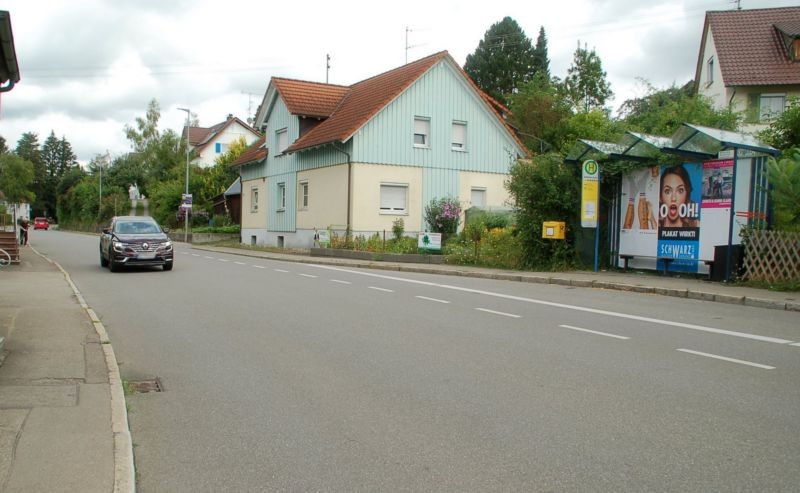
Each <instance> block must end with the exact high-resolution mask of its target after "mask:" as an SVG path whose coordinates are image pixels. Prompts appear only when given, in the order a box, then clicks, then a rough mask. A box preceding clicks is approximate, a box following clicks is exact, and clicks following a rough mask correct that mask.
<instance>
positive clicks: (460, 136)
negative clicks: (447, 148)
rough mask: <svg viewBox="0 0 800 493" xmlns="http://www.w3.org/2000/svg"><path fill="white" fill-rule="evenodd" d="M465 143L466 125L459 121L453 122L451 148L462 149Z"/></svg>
mask: <svg viewBox="0 0 800 493" xmlns="http://www.w3.org/2000/svg"><path fill="white" fill-rule="evenodd" d="M466 143H467V125H466V124H465V123H461V122H454V123H453V148H454V149H464V148H465V147H466Z"/></svg>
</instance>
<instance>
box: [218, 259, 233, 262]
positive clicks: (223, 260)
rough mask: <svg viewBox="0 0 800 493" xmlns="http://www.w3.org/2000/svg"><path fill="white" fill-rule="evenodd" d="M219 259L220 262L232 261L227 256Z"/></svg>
mask: <svg viewBox="0 0 800 493" xmlns="http://www.w3.org/2000/svg"><path fill="white" fill-rule="evenodd" d="M217 260H219V261H220V262H230V260H228V259H226V258H218V259H217Z"/></svg>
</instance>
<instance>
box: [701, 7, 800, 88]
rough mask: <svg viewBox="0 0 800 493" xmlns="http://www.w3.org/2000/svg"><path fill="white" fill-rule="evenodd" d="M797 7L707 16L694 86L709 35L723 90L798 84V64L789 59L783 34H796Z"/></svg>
mask: <svg viewBox="0 0 800 493" xmlns="http://www.w3.org/2000/svg"><path fill="white" fill-rule="evenodd" d="M798 27H800V7H785V8H773V9H754V10H727V11H709V12H706V20H705V24H704V27H703V40H702V42H701V47H700V56H699V58H698V62H697V71H696V75H695V84H697V80H698V79H699V75H700V70H701V69H702V66H703V62H704V61H703V60H702V57H703V53H704V50H705V44H706V40H707V39H708V36H709V33H710V35H711V36H713V37H714V44H715V46H716V49H717V58H718V60H719V68H720V70H721V71H722V80H723V82H724V84H725V86H728V87H730V86H765V85H788V84H800V63H797V62H794V61H792V60H791V58H790V57H789V53H788V52H787V50H786V46H785V44H784V42H783V40H782V36H783V35H782V32H783V33H784V34H787V31H789V32H798V31H800V30H798V29H797V28H798Z"/></svg>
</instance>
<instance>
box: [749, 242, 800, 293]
mask: <svg viewBox="0 0 800 493" xmlns="http://www.w3.org/2000/svg"><path fill="white" fill-rule="evenodd" d="M744 270H745V273H744V278H745V279H747V280H751V281H767V282H786V281H800V233H787V232H783V231H765V230H754V231H752V232H751V233H749V235H748V238H747V241H745V251H744Z"/></svg>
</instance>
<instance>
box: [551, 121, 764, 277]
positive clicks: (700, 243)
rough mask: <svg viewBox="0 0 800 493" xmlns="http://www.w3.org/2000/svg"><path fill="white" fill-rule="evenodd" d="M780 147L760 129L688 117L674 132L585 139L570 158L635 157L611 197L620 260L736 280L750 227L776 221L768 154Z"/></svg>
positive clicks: (612, 234) (612, 238) (611, 226)
mask: <svg viewBox="0 0 800 493" xmlns="http://www.w3.org/2000/svg"><path fill="white" fill-rule="evenodd" d="M777 154H778V150H777V149H774V148H772V147H770V146H767V145H765V144H762V143H761V142H759V141H758V140H757V139H755V137H753V136H752V135H749V134H743V133H739V132H731V131H726V130H720V129H715V128H708V127H702V126H699V125H692V124H688V123H684V124H683V125H681V127H680V128H679V129H678V130H677V131H676V132H675V133H674V134H673V135H672V136H671V137H661V136H652V135H645V134H639V133H635V132H627V133H626V134H625V135H624V137H623V138H622V139H621V140H620V142H617V143H611V142H597V141H589V140H579V141H578V142H576V144H575V146H574V147H573V149H572V150H571V151H570V153H569V155H568V156H567V161H568V162H577V163H581V162H584V161H585V160H586V159H594V160H595V161H597V162H598V163H600V165H601V169H602V167H603V163H606V164H608V163H613V162H618V161H625V162H629V163H632V164H633V165H631V166H626V167H623V169H624V171H622V172H621V173H620V175H619V177H618V180H617V181H616V182H615V184H614V186H615V188H616V189H615V190H614V191H612V192H611V194H610V196H611V197H612V198H611V200H610V201H609V203H608V211H607V221H605V225H604V226H605V227H607V228H608V234H607V235H606V236H607V238H608V246H609V251H610V253H611V256H612V259H611V263H612V264H613V265H617V266H618V267H623V268H627V267H629V266H631V267H634V268H640V269H652V270H659V271H663V272H664V273H665V274H666V273H669V272H676V273H677V272H684V273H694V274H709V275H710V277H711V278H712V279H715V280H725V281H728V280H730V279H731V278H732V276H733V275H734V274H735V265H736V264H737V263H738V262H737V260H738V259H739V258H740V255H741V253H740V251H741V243H742V240H741V236H740V233H741V231H742V229H743V228H744V227H745V226H748V225H755V224H765V223H766V222H767V221H768V218H769V200H768V198H769V196H768V181H767V178H768V177H767V158H768V157H769V156H776V155H777ZM668 157H671V159H667V158H668ZM606 195H609V194H608V192H606ZM737 257H738V258H737Z"/></svg>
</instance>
